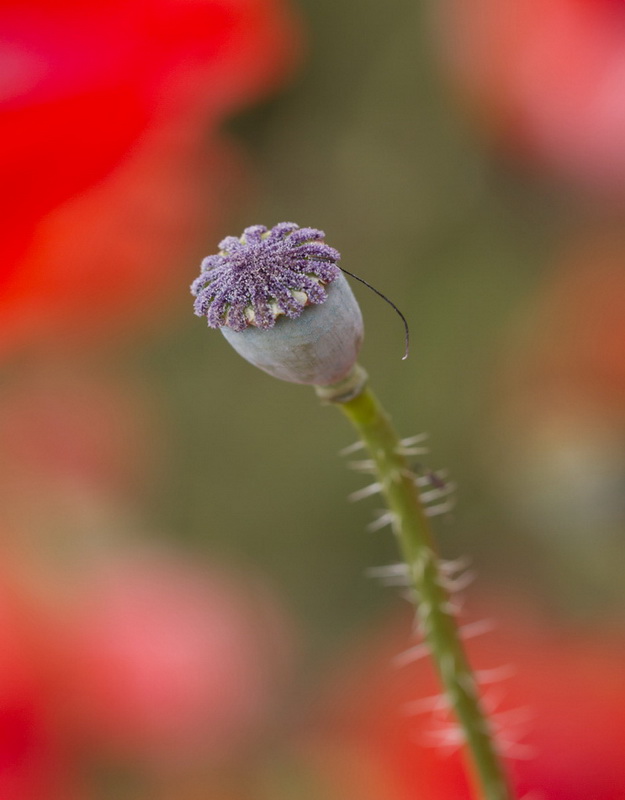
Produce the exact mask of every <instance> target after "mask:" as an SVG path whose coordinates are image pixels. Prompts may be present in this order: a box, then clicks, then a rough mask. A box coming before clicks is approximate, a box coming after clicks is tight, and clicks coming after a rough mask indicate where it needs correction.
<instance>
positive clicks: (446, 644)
mask: <svg viewBox="0 0 625 800" xmlns="http://www.w3.org/2000/svg"><path fill="white" fill-rule="evenodd" d="M320 388H321V387H320ZM319 394H320V396H322V397H324V398H325V399H326V400H330V401H331V402H335V403H336V404H337V405H339V406H340V408H341V410H342V411H343V412H344V413H345V415H346V416H347V417H348V419H349V420H350V421H351V422H352V424H353V425H354V426H355V428H356V429H357V431H358V433H359V435H360V437H361V439H362V441H363V442H364V444H365V445H366V446H367V448H368V450H369V452H370V454H371V457H372V459H373V461H374V462H375V466H376V471H377V475H378V478H379V482H380V484H381V491H382V493H383V495H384V496H385V498H386V502H387V504H388V507H389V510H390V511H391V512H392V513H393V528H394V531H395V533H396V535H397V538H398V541H399V545H400V548H401V551H402V555H403V557H404V559H405V561H406V564H407V565H408V568H409V571H410V576H411V579H412V586H413V588H414V590H415V592H416V595H417V598H418V600H417V610H418V614H419V618H420V621H421V626H422V630H423V633H424V636H425V639H426V641H427V643H428V645H429V647H430V650H431V652H432V657H433V659H434V661H435V664H436V667H437V670H438V673H439V676H440V679H441V682H442V684H443V686H444V688H445V694H446V697H447V698H448V701H449V703H450V705H451V706H452V707H453V709H454V710H455V713H456V716H457V718H458V721H459V723H460V726H461V728H462V731H463V734H464V739H465V742H466V745H467V748H466V755H467V757H468V761H469V771H470V773H471V776H472V780H473V783H474V785H475V790H476V797H478V798H482V799H483V800H512V799H513V793H512V790H511V789H510V787H509V784H508V781H507V779H506V774H505V771H504V769H503V765H502V763H501V761H500V758H499V756H498V754H497V751H496V748H495V745H494V741H493V736H492V731H491V729H490V725H489V723H488V720H487V718H486V715H485V714H484V711H483V709H482V707H481V703H480V700H479V696H478V691H477V685H476V681H475V677H474V675H473V672H472V670H471V667H470V666H469V662H468V660H467V657H466V654H465V651H464V647H463V645H462V640H461V637H460V633H459V631H458V626H457V624H456V621H455V619H454V617H453V615H452V613H451V611H450V609H449V596H448V593H447V591H446V589H445V588H444V586H443V576H442V573H441V570H440V563H439V559H438V556H437V555H436V553H435V550H434V547H433V542H432V535H431V532H430V525H429V523H428V519H427V517H426V515H425V513H424V510H423V506H422V504H421V501H420V498H419V492H418V489H417V487H416V484H415V480H414V475H413V474H412V473H411V472H410V470H409V466H408V463H407V462H406V459H405V457H404V456H403V455H402V447H401V443H400V441H399V439H398V437H397V434H396V433H395V431H394V430H393V427H392V426H391V424H390V421H389V419H388V417H387V416H386V414H385V413H384V411H383V409H382V407H381V406H380V404H379V403H378V401H377V399H376V398H375V396H374V395H373V393H372V392H371V391H370V390H369V389H368V388H363V389H362V391H360V393H358V394H357V395H356V396H355V397H351V398H349V397H348V399H345V395H342V396H340V395H337V396H336V397H332V394H331V392H328V391H327V389H321V390H320V391H319Z"/></svg>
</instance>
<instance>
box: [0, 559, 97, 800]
mask: <svg viewBox="0 0 625 800" xmlns="http://www.w3.org/2000/svg"><path fill="white" fill-rule="evenodd" d="M39 627H40V622H39V621H37V620H36V614H35V613H34V609H33V605H32V603H31V602H29V601H28V600H27V599H26V598H25V597H24V595H23V593H22V592H20V591H19V589H16V586H15V585H14V581H13V579H12V577H11V576H10V574H9V570H8V569H7V560H6V557H5V558H4V559H3V569H2V572H1V573H0V797H2V798H3V800H42V798H46V800H76V798H82V800H84V798H85V797H86V795H84V794H82V793H81V792H79V790H78V782H77V781H76V778H77V774H72V764H71V758H70V754H69V750H68V748H67V746H66V745H67V743H66V742H64V738H63V735H62V733H61V731H60V730H59V729H58V728H57V727H55V724H54V708H55V704H56V702H57V701H56V700H55V681H56V667H57V662H56V648H55V647H54V646H52V647H50V648H49V649H48V648H46V647H42V644H43V641H42V637H41V630H40V629H39V630H38V628H39ZM44 638H45V637H44Z"/></svg>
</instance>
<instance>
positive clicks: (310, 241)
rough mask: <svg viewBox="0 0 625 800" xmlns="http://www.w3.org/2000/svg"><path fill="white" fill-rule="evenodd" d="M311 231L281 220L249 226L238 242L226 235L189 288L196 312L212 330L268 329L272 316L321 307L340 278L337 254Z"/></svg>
mask: <svg viewBox="0 0 625 800" xmlns="http://www.w3.org/2000/svg"><path fill="white" fill-rule="evenodd" d="M324 237H325V234H324V232H323V231H319V230H317V229H316V228H300V227H299V226H298V225H296V224H295V223H294V222H280V223H278V224H277V225H275V226H274V227H273V228H271V229H269V230H268V229H267V228H266V227H265V226H264V225H252V226H251V227H249V228H246V229H245V230H244V231H243V235H242V236H241V238H240V239H237V238H236V237H235V236H227V237H226V238H225V239H224V240H223V241H222V242H220V243H219V253H217V254H216V255H211V256H208V257H207V258H205V259H204V260H203V261H202V266H201V270H202V271H201V273H200V276H199V277H198V278H196V279H195V280H194V281H193V283H192V284H191V293H192V294H193V296H194V297H195V298H196V300H195V303H194V310H195V313H196V314H197V315H198V316H200V317H206V319H207V321H208V324H209V326H210V327H211V328H222V327H224V326H227V327H229V328H232V329H233V330H235V331H242V330H244V329H245V328H247V327H248V326H250V325H254V326H256V327H257V328H272V327H273V326H274V325H275V322H276V319H277V317H279V316H280V315H282V314H284V315H285V316H287V317H292V318H293V317H299V315H300V314H301V313H302V311H303V310H304V308H305V307H306V306H307V305H310V304H318V303H323V302H324V300H325V299H326V292H325V289H324V286H325V285H326V284H328V283H331V282H332V281H333V280H335V279H336V278H337V277H338V276H339V275H340V270H339V267H338V266H337V263H336V262H337V261H338V260H339V259H340V257H341V256H340V254H339V252H338V251H337V250H335V249H334V248H333V247H330V246H329V245H327V244H326V243H325V242H324Z"/></svg>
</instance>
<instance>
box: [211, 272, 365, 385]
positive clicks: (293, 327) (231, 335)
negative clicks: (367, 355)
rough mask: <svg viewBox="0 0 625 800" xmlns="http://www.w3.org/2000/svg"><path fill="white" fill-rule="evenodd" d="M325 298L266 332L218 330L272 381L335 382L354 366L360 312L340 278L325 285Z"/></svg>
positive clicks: (359, 337) (360, 333)
mask: <svg viewBox="0 0 625 800" xmlns="http://www.w3.org/2000/svg"><path fill="white" fill-rule="evenodd" d="M326 295H327V298H326V300H325V301H324V302H323V303H320V304H317V305H309V306H307V307H306V308H305V309H304V311H303V313H302V314H301V315H300V316H299V317H297V319H289V318H288V317H281V318H278V319H277V320H276V324H275V325H274V326H273V327H272V328H269V329H267V330H263V329H262V328H256V327H253V326H249V327H247V328H245V329H244V330H242V331H234V330H232V328H228V327H223V328H222V329H221V332H222V333H223V335H224V336H225V337H226V339H227V340H228V341H229V342H230V344H231V345H232V346H233V347H234V349H235V350H236V351H237V353H239V355H241V356H243V358H245V359H247V361H249V362H250V363H251V364H254V365H255V366H256V367H260V369H262V370H264V371H265V372H268V373H269V374H270V375H273V376H274V377H275V378H281V379H282V380H283V381H292V382H293V383H309V384H316V385H319V386H325V385H328V384H334V383H338V382H339V381H341V380H342V379H343V378H344V377H345V375H347V373H348V372H349V371H350V370H351V368H352V367H353V366H354V364H355V363H356V358H357V356H358V352H359V350H360V345H361V344H362V339H363V332H364V331H363V322H362V314H361V313H360V307H359V306H358V303H357V302H356V298H355V297H354V294H353V292H352V290H351V288H350V285H349V284H348V282H347V281H346V280H345V277H344V276H343V275H339V276H338V277H337V278H336V279H335V280H334V281H332V283H331V284H329V285H328V287H327V289H326Z"/></svg>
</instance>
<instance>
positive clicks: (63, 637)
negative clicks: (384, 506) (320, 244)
mask: <svg viewBox="0 0 625 800" xmlns="http://www.w3.org/2000/svg"><path fill="white" fill-rule="evenodd" d="M0 65H1V69H0V74H1V76H2V77H1V78H0V126H1V127H0V130H1V131H2V133H1V137H2V148H1V150H0V164H1V167H0V169H1V170H2V186H3V188H4V191H3V193H2V198H1V199H0V204H1V206H2V222H3V224H2V229H3V235H2V243H1V244H0V252H1V261H0V358H1V364H0V369H1V370H2V371H1V373H0V375H1V378H0V380H1V384H0V385H1V386H2V392H1V394H0V533H1V539H0V541H1V543H2V559H1V560H0V642H1V643H2V644H1V646H0V797H1V798H2V800H73V799H74V798H76V800H79V799H80V800H82V799H83V798H89V800H91V799H92V798H94V799H95V798H98V799H99V798H115V799H116V800H117V799H118V798H119V800H126V798H128V800H130V799H133V800H134V798H150V799H151V800H152V799H153V798H156V799H157V800H159V799H160V798H163V800H253V799H254V798H258V800H282V798H287V797H288V798H293V799H294V800H298V799H299V798H302V800H314V799H315V798H330V800H334V798H337V800H339V798H346V799H347V800H351V799H352V798H354V799H355V798H359V800H360V798H365V800H368V798H371V800H404V798H406V800H408V798H410V799H411V800H412V798H415V799H416V800H438V799H442V798H454V800H455V798H458V800H465V798H468V797H469V794H468V788H467V785H466V781H465V779H464V777H463V774H462V769H461V765H460V760H459V756H458V753H457V751H456V748H455V747H454V746H453V745H454V744H457V742H454V740H453V736H450V735H445V732H446V731H447V733H448V732H449V728H448V727H446V726H448V722H447V721H446V720H445V719H444V718H442V716H441V710H440V708H439V707H438V705H437V704H436V702H431V701H427V698H428V697H430V696H431V695H433V694H435V692H436V691H437V690H436V687H435V683H434V681H433V677H432V675H431V674H430V672H429V670H428V667H427V665H425V664H421V663H419V664H416V665H413V666H410V667H407V668H403V669H398V668H396V667H394V666H393V664H392V662H393V656H394V655H396V654H397V653H400V652H401V651H402V650H405V649H406V647H408V646H410V644H411V643H413V642H414V640H413V639H412V634H411V617H410V609H409V606H408V605H407V604H406V603H405V601H404V600H403V599H402V597H401V593H400V592H399V591H398V590H397V589H396V588H389V587H381V586H379V585H378V584H377V583H375V582H374V581H372V580H370V579H368V578H367V577H365V573H366V571H367V570H368V569H369V568H371V567H374V566H378V565H380V564H385V563H389V562H392V561H393V560H394V559H395V558H396V551H395V545H394V542H393V541H392V538H391V535H390V534H389V533H388V531H384V532H378V533H375V534H372V533H368V532H366V530H365V528H366V525H367V523H368V522H370V521H371V519H372V515H373V513H374V510H375V503H374V502H373V501H365V502H362V503H358V504H355V505H351V504H349V503H348V502H347V495H348V494H349V493H350V492H351V491H353V490H355V489H357V488H359V487H360V486H361V484H362V476H358V475H357V474H356V473H354V472H350V471H349V470H348V469H346V465H345V463H344V460H342V459H340V458H339V456H338V451H339V450H340V449H341V448H343V447H344V446H346V445H348V444H350V443H351V442H352V440H353V439H352V435H351V432H350V431H349V429H348V428H347V426H346V424H345V422H344V420H343V419H341V418H340V416H339V415H338V414H336V412H335V411H334V410H333V409H331V408H327V407H322V406H320V405H319V403H318V401H317V400H316V398H315V396H314V393H313V392H312V391H311V390H310V389H308V388H306V387H299V386H295V385H289V384H282V383H280V382H278V381H275V380H273V379H271V378H269V377H268V376H266V375H265V374H263V373H261V372H259V371H257V370H254V369H253V368H252V367H250V366H249V365H248V364H246V363H245V362H244V361H242V360H241V359H240V358H239V357H238V356H237V355H236V354H235V353H234V352H233V351H231V349H230V348H229V346H228V345H227V343H226V342H225V340H223V338H222V337H221V336H220V335H219V334H218V333H215V332H214V331H209V330H207V329H206V326H205V324H204V322H203V321H202V320H198V319H197V318H195V317H194V316H193V314H192V313H191V298H190V295H189V291H188V286H189V284H190V282H191V281H192V279H193V278H194V277H195V275H196V274H197V272H198V265H199V262H200V260H201V258H202V257H203V256H205V255H207V254H209V253H211V252H213V251H215V249H216V244H217V242H218V241H219V240H220V239H221V238H223V237H224V236H225V235H229V234H238V233H239V232H240V230H241V229H242V228H243V227H245V226H247V225H250V224H257V223H262V224H266V225H273V224H275V223H276V222H279V221H282V220H289V221H295V222H297V223H299V224H300V225H303V226H304V225H306V226H314V227H318V228H322V229H323V230H325V231H326V233H327V240H328V241H329V243H330V244H332V245H333V246H335V247H337V248H338V249H339V250H340V251H341V253H342V255H343V260H342V263H343V265H344V266H345V268H346V269H349V270H350V271H352V272H356V273H357V274H358V275H360V276H361V277H363V278H364V279H366V280H367V281H369V282H371V283H373V284H374V285H375V286H376V287H377V288H378V289H379V290H381V291H382V292H384V293H385V294H387V295H388V296H389V297H391V298H392V299H393V300H394V301H395V302H396V303H397V304H398V305H399V306H400V307H401V309H402V311H403V312H404V314H405V315H406V317H407V318H408V320H409V322H410V327H411V334H412V342H413V344H412V352H411V355H410V358H409V359H408V360H407V361H402V360H401V355H402V347H403V344H402V330H401V323H400V321H399V320H398V319H397V317H396V316H395V315H394V314H393V312H392V310H391V309H390V308H389V307H388V306H386V305H385V304H384V303H383V302H382V301H381V300H380V299H379V298H378V297H376V296H375V295H374V294H373V293H370V292H369V291H368V290H367V289H365V288H364V287H362V286H361V285H358V284H356V285H355V287H354V289H355V292H356V294H357V296H358V298H359V300H360V302H361V306H362V309H363V313H364V317H365V323H366V342H365V345H364V348H363V353H362V363H363V364H364V365H365V366H366V368H367V370H368V371H369V373H370V375H371V378H372V383H373V385H374V387H375V388H376V389H377V392H378V394H379V395H380V396H381V399H382V400H383V402H384V404H385V405H386V407H387V408H389V409H390V411H391V412H392V414H393V419H394V421H395V423H396V426H397V427H398V428H399V430H400V431H401V432H403V434H404V435H406V436H407V435H411V434H415V433H418V432H420V431H427V432H428V434H429V446H430V449H431V453H430V455H428V456H427V457H425V458H426V460H427V463H428V465H429V466H430V467H432V468H434V469H438V468H443V467H444V468H447V469H448V470H449V471H450V473H451V475H452V476H453V478H454V480H455V481H457V483H458V486H459V489H458V496H457V506H456V509H455V511H454V513H453V515H452V516H451V515H450V516H449V517H446V518H444V519H441V520H439V524H438V533H439V534H440V548H441V551H442V553H443V554H444V555H445V557H448V558H457V557H459V556H469V557H470V561H471V568H472V569H473V570H474V571H475V573H476V574H477V580H476V581H475V583H474V584H473V585H472V586H471V587H470V588H469V589H468V590H467V592H465V594H466V595H467V601H466V606H465V610H464V611H463V620H464V621H467V622H473V621H475V620H481V619H483V618H485V617H486V618H489V619H492V621H493V630H492V631H490V632H489V633H485V634H484V636H481V637H477V638H476V639H475V641H474V642H473V641H472V642H471V643H470V647H471V651H472V653H473V655H474V660H475V663H476V666H477V667H478V668H480V670H481V673H480V674H481V676H482V678H483V681H484V687H485V688H484V693H485V699H486V702H487V705H488V707H489V708H492V710H493V713H494V714H495V715H496V717H495V719H496V724H497V727H498V729H499V728H500V729H501V730H500V737H501V741H502V747H503V749H504V751H505V753H506V755H507V756H509V758H510V769H511V773H512V774H513V776H514V780H515V782H516V785H517V787H518V790H519V796H523V797H526V798H527V800H589V798H593V800H623V798H625V767H624V765H623V760H622V757H621V756H620V749H621V746H622V745H621V743H622V740H623V734H625V668H624V664H625V662H624V660H623V657H624V656H625V652H624V650H625V646H624V643H623V626H624V610H623V609H624V605H623V603H624V600H625V588H624V587H625V582H624V581H623V574H624V569H625V538H624V536H623V533H624V527H625V411H624V408H625V235H624V234H623V221H624V220H625V4H623V2H621V0H528V1H527V2H523V3H518V2H514V0H440V2H438V3H436V2H431V3H410V2H407V0H389V2H387V3H384V4H381V3H374V2H371V1H370V0H361V2H359V3H354V2H343V3H331V2H328V0H315V2H313V0H299V1H298V2H295V1H294V0H293V1H292V2H287V0H178V2H174V0H125V2H115V0H109V2H93V3H90V4H89V5H88V6H87V5H85V4H82V3H76V2H72V0H63V1H62V2H55V3H54V4H49V3H46V2H43V1H42V0H26V2H20V3H12V2H4V3H2V5H1V6H0ZM486 627H487V626H484V628H485V629H486ZM500 668H501V669H500ZM415 702H417V703H418V702H421V707H420V710H421V711H425V712H426V713H418V714H416V715H410V716H409V715H406V714H405V713H403V711H405V706H406V704H409V703H413V706H414V703H415ZM402 709H403V711H402Z"/></svg>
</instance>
